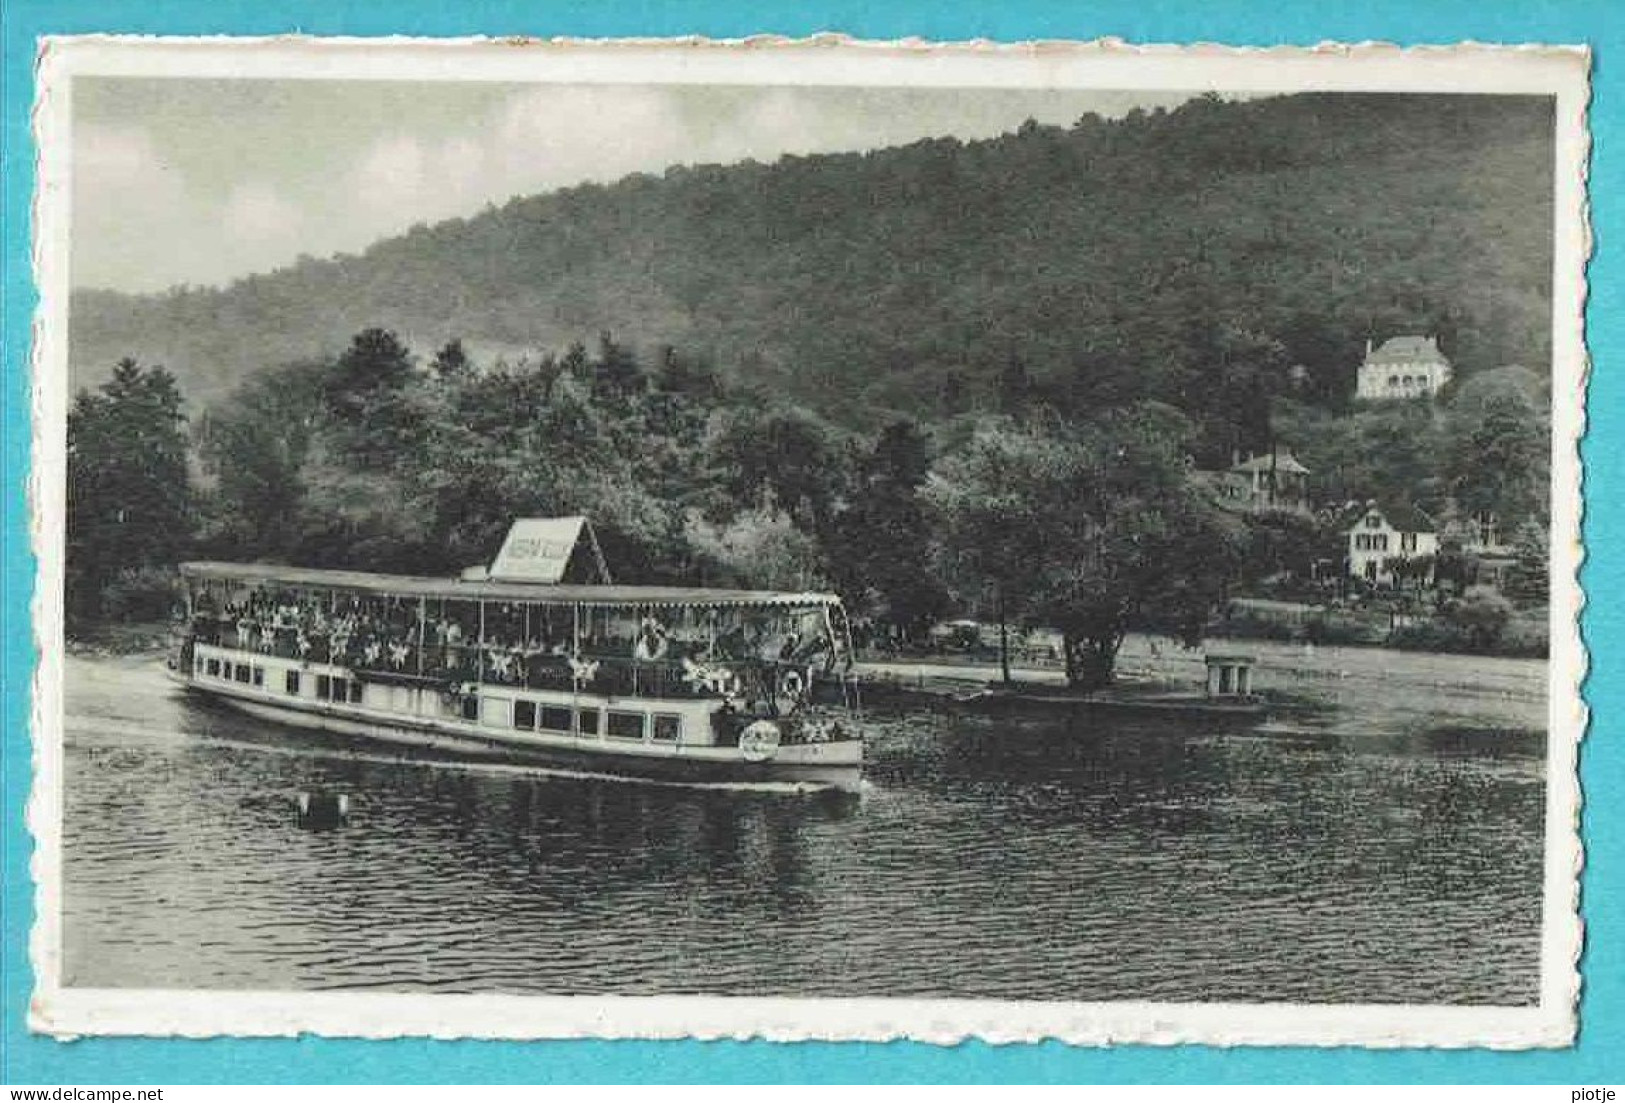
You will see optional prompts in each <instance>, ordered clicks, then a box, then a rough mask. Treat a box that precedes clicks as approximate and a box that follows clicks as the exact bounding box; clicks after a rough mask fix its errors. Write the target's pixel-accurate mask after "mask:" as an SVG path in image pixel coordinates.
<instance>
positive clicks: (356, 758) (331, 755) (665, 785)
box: [64, 721, 840, 795]
mask: <svg viewBox="0 0 1625 1103" xmlns="http://www.w3.org/2000/svg"><path fill="white" fill-rule="evenodd" d="M99 730H100V729H99V728H97V727H96V726H95V725H93V724H89V723H85V722H75V721H69V722H68V723H67V724H65V725H64V731H65V732H67V733H78V734H86V733H91V732H95V731H99ZM120 730H121V731H124V732H128V731H130V728H129V727H128V726H124V725H121V729H120ZM143 734H153V735H173V734H174V733H173V732H171V731H170V730H168V729H164V728H160V727H156V726H152V727H148V726H145V725H144V726H143ZM187 738H190V739H193V740H196V741H198V742H202V743H206V744H207V745H208V746H210V747H214V748H219V749H222V750H237V751H255V752H258V753H260V754H268V755H280V756H283V757H287V758H314V759H327V760H331V761H339V762H366V763H373V764H377V765H385V766H418V767H423V768H425V769H432V770H456V771H458V772H460V773H472V774H485V775H495V776H522V777H544V778H560V779H567V780H584V781H610V782H619V783H622V784H627V785H651V786H656V787H659V788H662V789H701V790H711V791H723V792H745V793H781V794H789V795H795V794H805V793H827V792H831V791H835V790H839V788H840V786H838V785H828V784H823V783H820V782H808V781H674V780H672V779H670V778H644V777H631V776H628V775H626V774H614V773H607V772H604V771H599V770H572V769H569V768H567V767H559V766H543V765H529V764H517V763H508V762H477V761H471V760H468V759H459V758H437V757H433V756H426V755H407V754H390V753H388V752H385V751H363V750H355V749H351V748H343V747H323V746H315V745H303V746H287V745H285V744H278V743H262V742H260V741H258V740H253V739H233V738H230V737H228V736H220V735H212V734H194V735H192V736H190V737H187Z"/></svg>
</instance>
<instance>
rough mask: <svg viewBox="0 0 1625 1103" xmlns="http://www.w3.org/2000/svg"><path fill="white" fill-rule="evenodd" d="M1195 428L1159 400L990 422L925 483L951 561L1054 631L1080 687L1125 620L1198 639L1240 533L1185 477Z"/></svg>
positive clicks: (1109, 658)
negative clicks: (1075, 419)
mask: <svg viewBox="0 0 1625 1103" xmlns="http://www.w3.org/2000/svg"><path fill="white" fill-rule="evenodd" d="M1191 436H1192V427H1191V425H1190V423H1189V422H1188V421H1186V420H1185V419H1184V418H1183V417H1181V416H1180V415H1179V414H1178V413H1177V412H1176V411H1174V410H1172V409H1171V408H1169V407H1166V406H1162V405H1159V404H1156V403H1141V404H1136V405H1134V406H1130V407H1126V408H1123V409H1120V410H1116V411H1111V412H1108V413H1105V414H1103V415H1101V416H1099V417H1097V418H1095V419H1092V420H1090V421H1089V422H1086V423H1083V424H1067V423H1065V422H1062V421H1061V420H1059V419H1055V418H1048V419H1046V418H1042V417H1040V418H1035V419H1031V420H1030V421H1029V422H1028V423H1027V424H1024V425H1017V424H1015V423H1013V422H1010V421H1005V420H997V421H989V422H986V423H984V424H983V425H982V426H981V427H980V428H979V429H978V430H977V432H976V433H975V434H974V435H973V437H972V438H971V440H970V442H969V443H968V444H967V445H966V446H965V447H964V448H962V449H960V450H958V451H957V452H955V453H953V454H951V455H949V456H947V457H945V458H944V459H943V460H942V461H941V462H940V463H938V465H937V466H936V468H935V469H934V470H933V471H932V474H931V478H930V480H929V481H928V483H927V485H926V488H925V496H926V499H927V501H928V502H929V503H930V504H931V506H932V508H933V509H934V510H935V511H936V515H937V517H938V520H939V525H940V531H941V534H942V551H943V559H944V565H945V567H946V568H947V569H948V570H949V572H950V573H951V574H952V575H953V577H955V578H956V579H958V580H959V581H960V582H961V584H962V585H967V586H974V587H977V588H979V589H981V590H982V591H984V592H986V593H989V594H991V595H992V597H993V600H994V601H995V603H996V604H997V605H998V607H999V608H1000V609H1001V610H1003V611H1004V612H1006V613H1007V614H1008V615H1009V616H1011V617H1012V619H1015V620H1018V621H1021V622H1025V623H1027V624H1031V625H1035V626H1036V625H1042V626H1046V627H1050V628H1053V629H1056V630H1058V631H1059V632H1060V633H1061V635H1062V638H1063V641H1064V644H1065V656H1066V673H1067V680H1068V682H1069V683H1070V684H1071V685H1072V686H1074V687H1076V688H1079V689H1084V690H1095V689H1099V688H1101V687H1103V686H1106V685H1108V684H1110V683H1111V681H1112V679H1113V674H1114V671H1115V667H1116V660H1117V652H1118V649H1119V648H1120V647H1121V645H1122V642H1123V637H1124V636H1125V635H1126V634H1127V633H1128V632H1129V631H1130V630H1131V629H1134V628H1140V627H1144V628H1157V629H1160V630H1165V631H1170V632H1173V633H1175V634H1177V635H1178V636H1180V637H1181V638H1182V639H1184V640H1186V641H1187V642H1189V643H1195V642H1198V641H1199V640H1200V638H1201V633H1202V628H1203V625H1204V624H1205V623H1206V620H1207V618H1208V616H1209V615H1210V613H1211V612H1212V610H1213V608H1214V606H1215V605H1216V604H1217V603H1218V602H1219V601H1220V600H1222V598H1223V597H1224V595H1225V593H1226V589H1227V587H1228V585H1229V583H1230V581H1231V580H1232V579H1233V578H1234V577H1235V576H1236V574H1237V573H1238V571H1239V568H1240V565H1241V559H1242V556H1243V552H1244V548H1245V532H1244V529H1243V527H1242V525H1241V524H1240V522H1239V521H1238V520H1237V519H1236V518H1234V517H1231V516H1230V515H1228V514H1226V513H1224V512H1223V511H1221V510H1219V509H1218V508H1217V507H1215V506H1214V505H1213V504H1212V503H1211V502H1210V501H1209V500H1208V497H1207V496H1206V495H1205V494H1204V493H1202V492H1201V490H1200V489H1199V488H1198V487H1196V486H1194V485H1193V484H1192V483H1191V481H1190V479H1189V476H1188V471H1187V466H1186V463H1185V459H1184V458H1185V455H1186V451H1185V449H1186V447H1187V445H1188V443H1189V441H1190V439H1191Z"/></svg>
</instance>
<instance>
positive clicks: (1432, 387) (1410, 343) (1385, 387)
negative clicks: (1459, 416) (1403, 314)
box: [1354, 336, 1451, 401]
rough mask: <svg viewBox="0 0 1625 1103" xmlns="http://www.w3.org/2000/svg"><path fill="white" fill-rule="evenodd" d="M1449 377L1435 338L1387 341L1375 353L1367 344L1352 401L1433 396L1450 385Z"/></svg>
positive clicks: (1405, 338) (1400, 338)
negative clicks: (1446, 385) (1354, 399)
mask: <svg viewBox="0 0 1625 1103" xmlns="http://www.w3.org/2000/svg"><path fill="white" fill-rule="evenodd" d="M1450 374H1451V368H1450V361H1449V360H1448V359H1446V357H1445V355H1444V353H1442V352H1440V351H1439V339H1438V338H1437V337H1417V336H1404V337H1390V338H1388V340H1386V341H1384V342H1383V343H1382V345H1381V346H1380V347H1378V348H1376V349H1373V348H1372V347H1371V342H1370V341H1367V342H1366V343H1365V361H1364V362H1363V363H1362V364H1361V365H1360V370H1359V375H1358V377H1357V379H1356V381H1355V388H1354V397H1355V398H1359V399H1367V400H1372V401H1383V400H1387V399H1396V398H1423V397H1427V396H1431V395H1436V394H1438V393H1439V389H1440V388H1441V387H1443V386H1444V385H1445V384H1446V383H1448V382H1450Z"/></svg>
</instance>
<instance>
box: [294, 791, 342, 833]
mask: <svg viewBox="0 0 1625 1103" xmlns="http://www.w3.org/2000/svg"><path fill="white" fill-rule="evenodd" d="M297 803H298V808H299V826H300V827H302V828H304V829H305V830H306V831H331V830H333V829H334V828H336V827H343V826H344V825H345V824H346V823H348V822H350V795H349V794H348V793H300V794H299V799H298V802H297Z"/></svg>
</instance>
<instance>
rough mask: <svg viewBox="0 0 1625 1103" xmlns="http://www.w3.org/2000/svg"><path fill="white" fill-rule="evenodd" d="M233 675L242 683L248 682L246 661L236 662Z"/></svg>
mask: <svg viewBox="0 0 1625 1103" xmlns="http://www.w3.org/2000/svg"><path fill="white" fill-rule="evenodd" d="M233 677H234V678H235V679H236V680H237V681H239V682H242V683H244V684H245V685H246V684H247V683H248V679H249V677H250V675H249V670H248V664H247V663H238V664H237V669H236V670H235V671H234V672H233Z"/></svg>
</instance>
